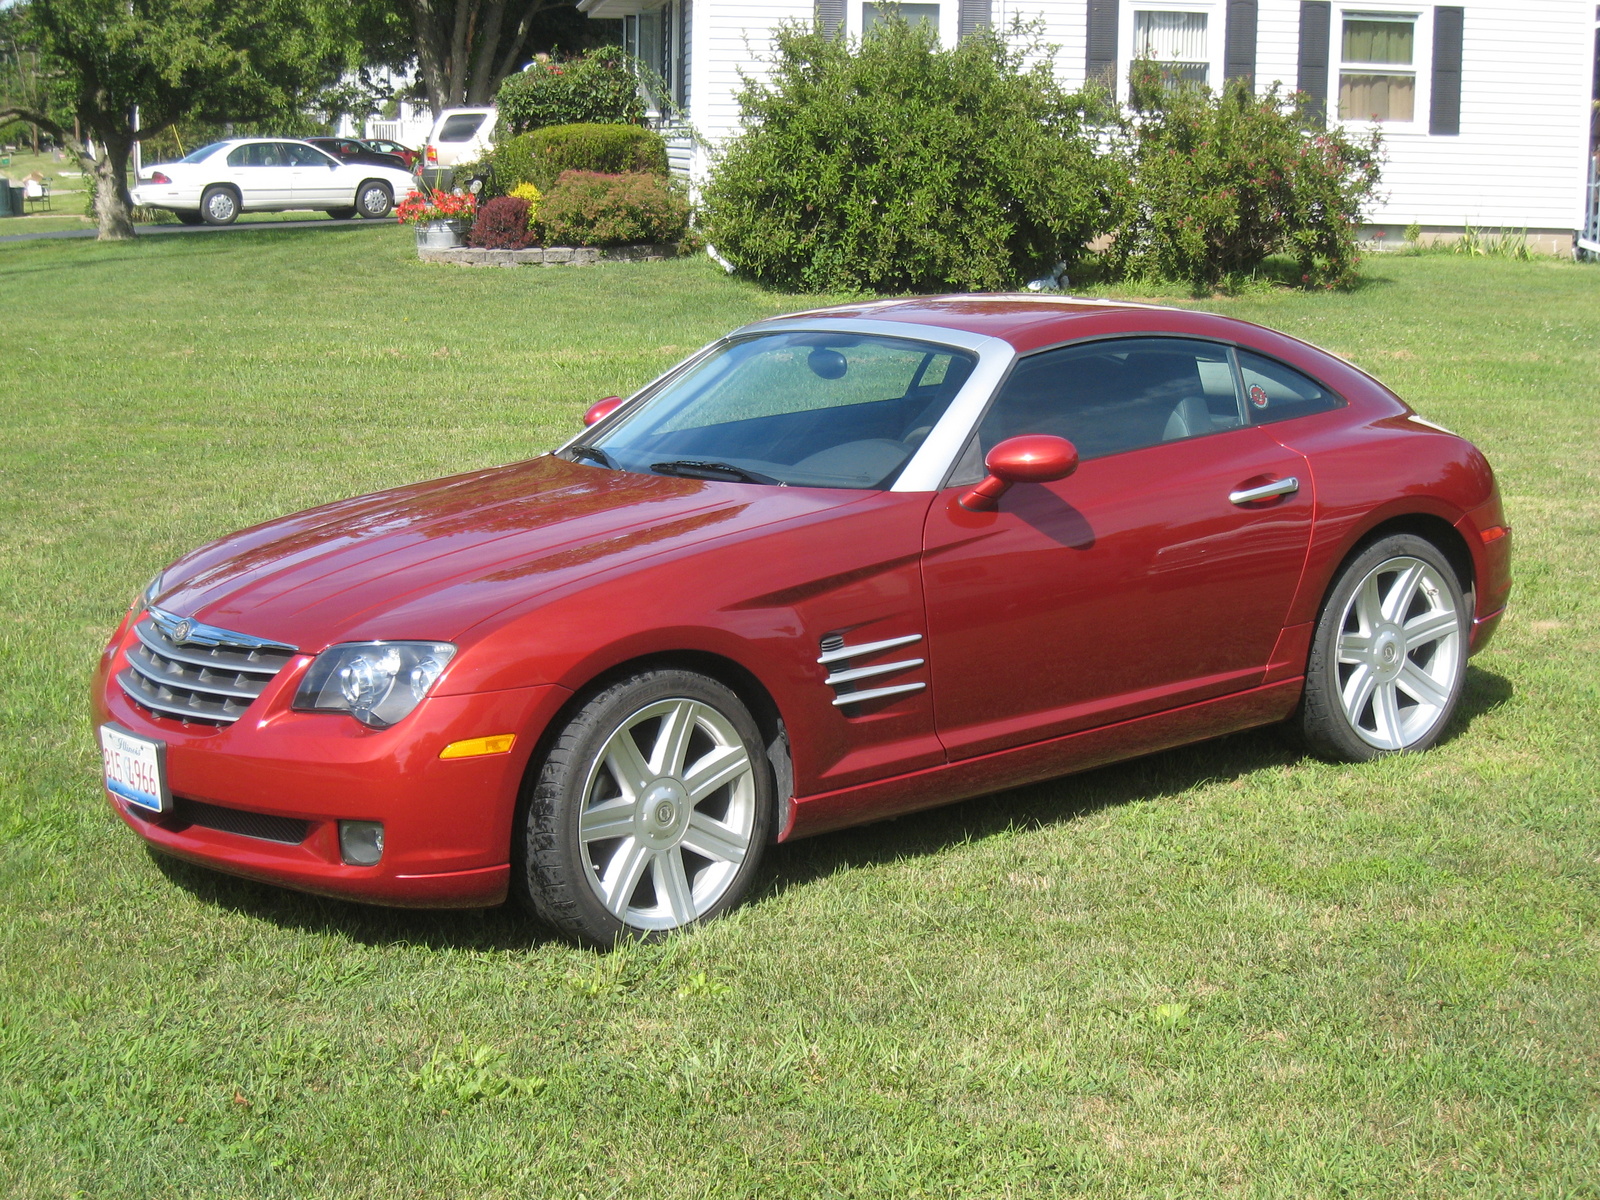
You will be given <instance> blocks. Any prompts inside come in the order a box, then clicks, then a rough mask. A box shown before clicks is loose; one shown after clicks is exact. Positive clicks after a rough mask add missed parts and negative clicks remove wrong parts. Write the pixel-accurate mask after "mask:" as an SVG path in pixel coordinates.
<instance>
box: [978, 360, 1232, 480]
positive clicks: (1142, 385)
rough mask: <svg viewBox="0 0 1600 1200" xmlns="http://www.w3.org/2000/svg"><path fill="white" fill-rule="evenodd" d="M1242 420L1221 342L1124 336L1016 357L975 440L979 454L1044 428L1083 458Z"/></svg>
mask: <svg viewBox="0 0 1600 1200" xmlns="http://www.w3.org/2000/svg"><path fill="white" fill-rule="evenodd" d="M1241 424H1243V419H1242V417H1241V413H1240V405H1239V397H1238V389H1237V387H1236V385H1235V383H1234V376H1233V364H1232V362H1231V361H1230V359H1229V355H1228V348H1227V347H1226V346H1219V345H1215V344H1214V343H1211V342H1198V341H1189V340H1185V339H1180V338H1148V337H1147V338H1123V339H1118V340H1115V341H1106V342H1091V343H1088V344H1086V345H1079V346H1067V347H1064V348H1062V349H1060V350H1049V351H1046V352H1044V353H1042V354H1035V355H1031V356H1030V357H1028V358H1024V359H1023V360H1022V361H1021V362H1019V363H1017V365H1016V367H1015V368H1013V369H1012V372H1011V375H1010V376H1009V377H1008V378H1007V379H1006V381H1005V383H1004V384H1003V385H1001V388H1000V392H999V394H998V395H997V396H996V397H995V399H994V402H993V404H991V405H990V407H989V411H988V412H987V413H985V414H984V418H983V421H982V423H981V424H980V425H979V427H978V441H979V444H980V446H981V448H982V453H984V454H987V453H988V452H989V451H990V450H991V449H993V448H994V446H995V444H996V443H998V442H1002V441H1004V440H1005V439H1006V438H1010V437H1016V436H1018V435H1019V434H1024V433H1049V434H1055V435H1056V436H1058V437H1064V438H1066V439H1067V440H1068V441H1070V442H1072V444H1073V445H1074V446H1076V447H1077V448H1078V455H1079V457H1081V458H1086V459H1088V458H1102V457H1104V456H1106V455H1108V454H1120V453H1121V452H1123V451H1125V450H1137V449H1139V448H1140V447H1143V446H1153V445H1155V444H1157V443H1158V442H1173V441H1180V440H1182V439H1184V438H1192V437H1203V436H1205V435H1206V434H1210V433H1216V432H1218V431H1220V430H1224V429H1235V428H1237V427H1238V426H1240V425H1241Z"/></svg>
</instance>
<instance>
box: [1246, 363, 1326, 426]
mask: <svg viewBox="0 0 1600 1200" xmlns="http://www.w3.org/2000/svg"><path fill="white" fill-rule="evenodd" d="M1238 354H1239V372H1240V374H1241V375H1243V377H1244V395H1245V410H1246V411H1247V412H1248V413H1249V415H1250V423H1251V424H1252V425H1265V424H1269V423H1271V422H1273V421H1288V420H1291V419H1292V418H1294V417H1306V416H1310V415H1311V414H1312V413H1320V412H1328V411H1330V410H1331V409H1335V408H1339V407H1341V406H1343V404H1344V401H1343V400H1341V399H1340V398H1339V397H1338V396H1336V395H1334V394H1333V393H1332V392H1330V391H1328V389H1327V388H1325V387H1323V386H1322V385H1321V384H1320V383H1318V382H1317V381H1316V380H1314V379H1312V378H1311V376H1309V375H1303V374H1301V373H1300V372H1299V371H1296V370H1295V369H1294V368H1293V367H1286V366H1284V365H1283V364H1282V363H1280V362H1274V361H1273V360H1272V359H1270V358H1263V357H1261V355H1259V354H1252V353H1250V351H1248V350H1240V351H1239V352H1238Z"/></svg>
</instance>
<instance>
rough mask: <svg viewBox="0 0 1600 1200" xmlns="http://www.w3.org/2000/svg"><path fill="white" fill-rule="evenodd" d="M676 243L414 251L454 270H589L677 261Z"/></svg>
mask: <svg viewBox="0 0 1600 1200" xmlns="http://www.w3.org/2000/svg"><path fill="white" fill-rule="evenodd" d="M679 250H680V247H679V245H678V243H677V242H659V243H658V242H636V243H634V244H633V245H631V246H604V247H595V246H532V247H530V248H528V249H527V250H479V249H475V248H474V247H471V246H457V247H454V248H452V249H448V250H424V249H422V248H421V247H418V248H417V257H418V258H419V259H421V260H422V261H423V262H425V263H449V264H451V265H452V266H457V267H592V266H594V265H596V264H597V263H602V262H659V261H661V260H662V259H664V258H677V257H678V254H679Z"/></svg>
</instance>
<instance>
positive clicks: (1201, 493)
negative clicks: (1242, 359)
mask: <svg viewBox="0 0 1600 1200" xmlns="http://www.w3.org/2000/svg"><path fill="white" fill-rule="evenodd" d="M1237 378H1238V375H1237V372H1236V369H1235V365H1234V361H1233V356H1232V351H1231V350H1230V349H1229V348H1228V347H1225V346H1219V345H1216V344H1213V343H1207V342H1199V341H1189V340H1182V339H1175V338H1149V337H1144V338H1125V339H1117V340H1111V341H1104V342H1096V343H1089V344H1087V345H1079V346H1071V347H1066V348H1064V349H1059V350H1053V351H1046V352H1044V353H1041V354H1036V355H1033V356H1030V357H1028V358H1025V359H1023V360H1022V361H1021V362H1019V363H1018V365H1017V366H1016V368H1014V369H1013V372H1012V374H1011V376H1010V377H1009V378H1008V379H1007V381H1006V383H1005V384H1003V385H1002V387H1001V390H1000V393H999V395H998V396H997V397H996V399H995V401H994V403H993V405H991V408H990V411H989V412H988V414H987V415H986V416H985V417H984V420H983V422H982V423H981V426H980V429H979V433H978V436H977V439H976V444H975V446H974V447H973V449H972V451H970V452H969V454H970V459H969V463H968V467H969V469H968V476H967V478H966V479H965V480H964V481H963V482H962V483H961V484H960V485H958V486H953V487H950V488H947V489H946V490H945V491H944V492H943V493H942V494H941V495H940V496H939V497H938V498H937V499H936V500H935V502H934V504H933V506H932V508H931V509H930V510H929V514H928V519H927V524H926V528H925V535H924V580H925V588H926V597H927V606H928V626H929V650H930V654H929V659H930V662H931V663H932V674H933V693H934V707H935V717H936V721H937V726H938V730H939V737H940V740H941V741H942V742H943V743H944V745H945V748H946V751H947V753H948V754H949V756H950V757H951V758H952V759H959V758H966V757H970V756H973V755H977V754H984V753H988V752H991V751H995V750H1001V749H1005V748H1007V747H1011V746H1018V745H1024V744H1027V743H1029V742H1035V741H1040V740H1043V739H1046V738H1051V737H1056V736H1060V735H1063V734H1067V733H1071V732H1075V731H1077V730H1081V729H1088V728H1092V727H1094V726H1097V725H1105V724H1109V723H1112V722H1115V721H1121V720H1126V719H1129V718H1132V717H1136V716H1141V715H1144V714H1147V713H1151V712H1157V711H1160V710H1162V709H1167V708H1174V707H1178V706H1180V705H1184V704H1189V703H1193V702H1195V701H1199V700H1203V699H1207V698H1210V697H1214V696H1220V695H1224V694H1226V693H1228V692H1232V691H1238V690H1242V689H1245V688H1249V687H1252V686H1254V685H1255V684H1257V683H1259V682H1260V680H1261V679H1262V677H1263V675H1264V673H1265V670H1266V666H1267V662H1268V659H1269V658H1270V655H1271V652H1272V649H1273V646H1274V645H1275V643H1276V640H1277V637H1278V633H1279V631H1280V629H1281V628H1282V626H1283V622H1284V618H1285V616H1286V614H1287V612H1288V609H1289V604H1290V601H1291V599H1292V598H1293V596H1294V592H1295V589H1296V587H1297V586H1298V583H1299V579H1300V570H1301V565H1302V563H1303V562H1304V560H1305V556H1306V551H1307V547H1308V544H1309V540H1310V533H1311V514H1312V480H1311V476H1310V473H1309V471H1308V470H1307V468H1306V463H1305V460H1304V459H1302V458H1301V457H1300V456H1299V455H1298V454H1296V453H1294V452H1292V451H1290V450H1286V449H1285V448H1284V447H1283V446H1281V445H1280V444H1279V443H1278V442H1276V441H1275V440H1274V439H1273V438H1271V437H1270V436H1269V435H1268V434H1267V433H1266V432H1265V431H1264V430H1262V429H1259V428H1253V427H1250V426H1249V425H1247V424H1246V423H1245V421H1246V416H1245V409H1244V406H1243V405H1242V403H1241V397H1240V395H1239V389H1238V385H1237V382H1236V381H1237ZM1022 433H1047V434H1057V435H1059V436H1063V437H1066V438H1068V439H1069V440H1070V441H1072V442H1073V443H1074V445H1076V446H1077V448H1078V451H1079V454H1080V457H1081V459H1082V462H1081V465H1080V466H1079V467H1078V469H1077V471H1076V472H1075V473H1074V474H1072V475H1070V476H1068V477H1067V478H1066V479H1063V480H1060V481H1057V482H1054V483H1047V484H1019V485H1017V486H1014V487H1012V488H1011V489H1010V491H1008V492H1007V493H1006V494H1005V496H1003V497H1002V498H1001V500H1000V503H999V507H998V510H997V511H994V512H969V511H967V510H966V509H964V508H962V507H961V505H960V503H959V498H960V497H961V495H962V494H963V493H964V492H965V491H966V490H967V488H968V487H969V486H970V485H971V483H972V482H976V480H977V479H978V478H979V477H981V474H982V470H981V467H977V468H976V469H972V468H973V466H974V465H975V464H976V463H979V462H981V455H982V453H986V452H987V451H988V450H989V449H990V448H992V447H993V446H994V445H995V444H996V443H997V442H999V441H1001V440H1003V439H1004V438H1007V437H1012V436H1015V435H1018V434H1022ZM1291 479H1292V480H1295V481H1296V483H1297V485H1298V486H1297V489H1296V490H1294V491H1291V492H1288V493H1286V494H1282V495H1278V496H1275V497H1271V498H1268V499H1265V500H1262V501H1257V502H1246V503H1237V502H1235V501H1234V500H1231V499H1230V496H1234V495H1235V494H1236V493H1238V492H1239V491H1241V490H1243V489H1246V488H1250V487H1257V486H1260V485H1262V484H1264V483H1268V482H1273V481H1276V482H1278V483H1280V484H1282V483H1285V481H1288V480H1291Z"/></svg>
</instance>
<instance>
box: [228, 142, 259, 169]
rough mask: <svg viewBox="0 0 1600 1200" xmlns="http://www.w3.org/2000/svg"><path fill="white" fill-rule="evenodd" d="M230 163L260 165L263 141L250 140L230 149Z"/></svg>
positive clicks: (235, 165) (231, 164)
mask: <svg viewBox="0 0 1600 1200" xmlns="http://www.w3.org/2000/svg"><path fill="white" fill-rule="evenodd" d="M228 165H229V166H230V167H259V166H260V165H261V143H260V142H250V143H248V144H246V145H243V146H237V147H235V148H234V149H233V150H230V151H229V152H228Z"/></svg>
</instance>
